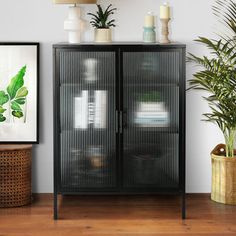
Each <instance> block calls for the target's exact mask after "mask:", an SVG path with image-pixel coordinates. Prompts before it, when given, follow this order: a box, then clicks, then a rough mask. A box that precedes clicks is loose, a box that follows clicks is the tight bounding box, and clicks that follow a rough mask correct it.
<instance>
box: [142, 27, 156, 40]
mask: <svg viewBox="0 0 236 236" xmlns="http://www.w3.org/2000/svg"><path fill="white" fill-rule="evenodd" d="M143 42H144V43H155V42H156V31H155V27H144V31H143Z"/></svg>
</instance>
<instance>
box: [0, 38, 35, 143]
mask: <svg viewBox="0 0 236 236" xmlns="http://www.w3.org/2000/svg"><path fill="white" fill-rule="evenodd" d="M38 109H39V43H1V42H0V143H9V144H10V143H32V144H33V143H38V142H39V133H38V127H39V125H38V122H39V121H38Z"/></svg>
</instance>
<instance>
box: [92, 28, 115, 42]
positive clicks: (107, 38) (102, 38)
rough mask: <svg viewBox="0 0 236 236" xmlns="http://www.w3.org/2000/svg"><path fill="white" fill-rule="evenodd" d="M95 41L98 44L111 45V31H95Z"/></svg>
mask: <svg viewBox="0 0 236 236" xmlns="http://www.w3.org/2000/svg"><path fill="white" fill-rule="evenodd" d="M94 39H95V42H96V43H110V42H111V41H112V39H111V29H95V31H94Z"/></svg>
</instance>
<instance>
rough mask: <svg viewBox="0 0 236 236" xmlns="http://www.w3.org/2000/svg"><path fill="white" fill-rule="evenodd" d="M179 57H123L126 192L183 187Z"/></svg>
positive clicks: (129, 54)
mask: <svg viewBox="0 0 236 236" xmlns="http://www.w3.org/2000/svg"><path fill="white" fill-rule="evenodd" d="M179 57H180V54H179V52H178V51H165V52H125V53H124V56H123V70H124V79H123V96H124V97H123V110H124V121H123V126H124V130H123V135H124V136H123V146H124V156H123V168H124V186H125V187H128V188H132V187H134V188H135V187H144V188H148V187H150V188H155V187H156V188H162V187H163V188H169V187H173V188H175V187H176V188H177V187H178V184H179V171H178V170H179V156H178V155H179V150H178V138H179V135H178V132H179V78H180V74H179V66H180V65H179Z"/></svg>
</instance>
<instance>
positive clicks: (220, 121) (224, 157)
mask: <svg viewBox="0 0 236 236" xmlns="http://www.w3.org/2000/svg"><path fill="white" fill-rule="evenodd" d="M213 11H214V14H215V15H216V16H217V17H219V18H220V20H221V22H222V23H223V24H224V25H225V27H226V28H227V29H228V30H227V32H228V33H227V35H222V36H219V38H218V39H208V38H204V37H199V38H198V39H197V40H196V41H197V42H199V43H201V44H203V45H205V46H206V47H207V48H208V49H209V50H210V53H211V56H203V57H198V56H195V55H193V54H189V57H188V60H189V61H190V62H193V63H195V64H197V65H199V66H200V67H201V69H200V70H199V71H198V72H196V73H195V74H194V75H193V76H194V78H193V79H192V80H190V89H200V90H204V91H206V92H208V96H207V97H204V99H205V100H206V101H207V102H208V104H209V107H210V112H209V113H206V114H204V117H205V121H208V122H213V123H215V124H217V125H218V127H219V128H220V130H221V131H222V133H223V135H224V139H225V144H219V145H217V146H216V147H215V148H214V149H213V151H212V152H211V160H212V192H211V199H212V200H214V201H216V202H220V203H225V204H236V151H235V149H234V143H235V135H236V2H234V1H232V0H225V1H222V0H216V2H215V5H214V6H213Z"/></svg>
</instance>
